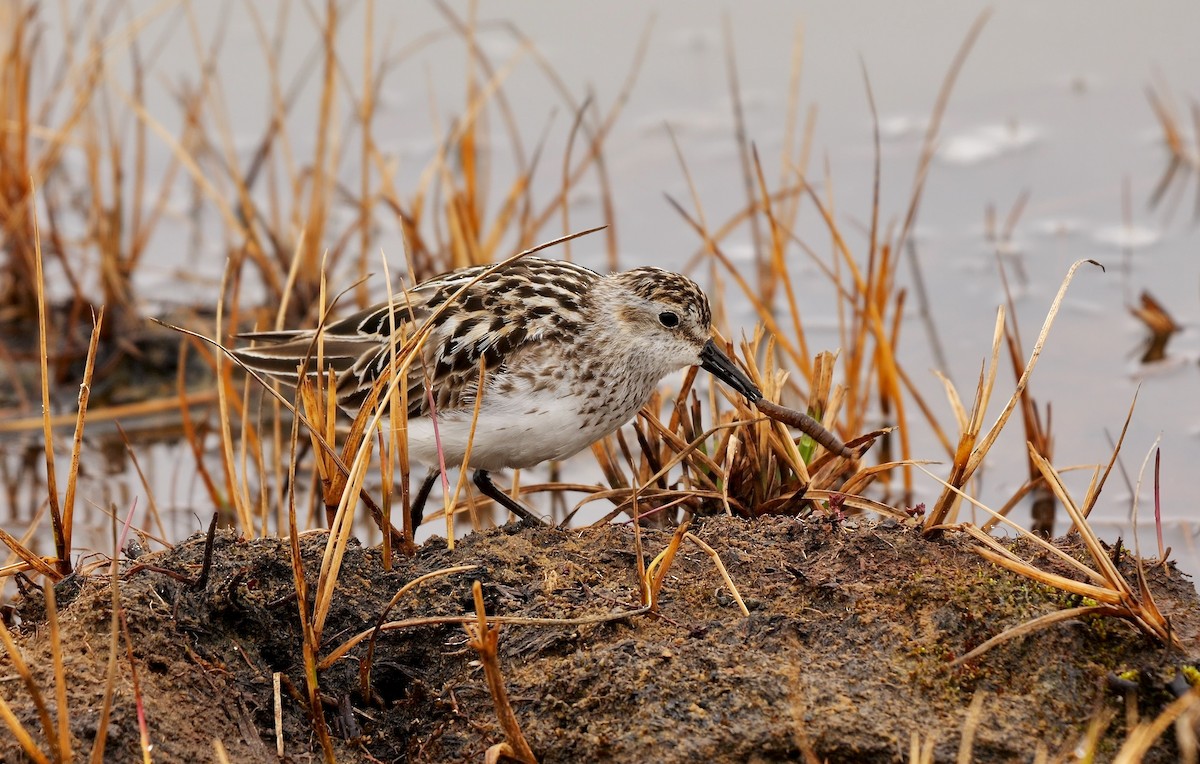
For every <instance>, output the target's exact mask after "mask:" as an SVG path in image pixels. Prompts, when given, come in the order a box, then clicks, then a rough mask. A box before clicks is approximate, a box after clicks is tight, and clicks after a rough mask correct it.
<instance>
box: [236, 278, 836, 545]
mask: <svg viewBox="0 0 1200 764" xmlns="http://www.w3.org/2000/svg"><path fill="white" fill-rule="evenodd" d="M474 279H478V280H476V281H475V282H474V283H470V282H471V281H472V280H474ZM469 283H470V285H469V286H467V287H466V289H465V291H463V292H462V293H461V294H460V295H458V297H457V298H456V301H455V303H454V304H453V305H451V306H449V307H448V309H446V310H443V311H442V312H441V313H440V314H438V313H437V311H438V310H439V309H440V308H442V307H443V305H445V304H446V303H447V301H448V300H450V299H451V298H452V297H453V296H454V295H455V293H456V292H458V291H459V290H460V289H461V288H462V287H463V286H465V285H468V284H469ZM431 316H434V318H433V323H432V326H431V332H430V334H429V336H428V338H427V339H426V341H425V343H424V345H423V346H422V354H423V358H422V361H423V362H420V361H419V362H414V363H413V364H412V366H411V367H410V371H409V375H408V379H407V380H406V382H407V385H408V448H409V454H410V456H411V457H412V458H413V459H415V460H416V461H419V462H421V463H423V464H426V465H429V466H436V465H437V464H438V463H439V460H438V448H439V446H440V448H441V452H442V454H443V456H444V458H445V464H446V466H447V467H452V466H460V465H462V462H463V458H464V456H465V455H466V451H467V441H468V439H469V438H470V437H471V430H472V419H473V418H474V415H475V408H476V395H477V394H478V390H477V388H478V383H479V373H480V359H483V363H484V370H485V375H484V379H485V380H486V381H485V384H484V390H483V400H482V402H481V403H480V404H479V407H478V408H479V412H478V420H477V421H476V422H475V425H474V438H473V441H472V444H471V453H470V459H469V466H470V467H471V468H473V469H474V470H475V474H474V480H475V485H476V486H478V487H479V490H480V491H482V492H483V493H484V495H486V496H488V497H490V498H492V499H494V500H496V501H497V502H498V503H500V504H501V505H502V506H503V507H504V508H505V509H508V510H509V511H511V512H513V513H515V514H517V515H518V516H520V517H522V518H523V519H526V520H529V521H534V522H537V521H538V520H537V518H536V517H535V516H534V515H533V514H532V513H530V511H529V510H528V509H527V508H526V507H524V506H523V505H521V504H520V503H519V502H516V501H514V500H513V499H512V498H510V497H509V496H508V495H506V494H505V493H503V492H502V491H500V490H499V489H498V488H497V487H496V486H495V485H494V484H493V483H492V481H491V478H490V477H489V474H488V473H489V472H491V471H493V470H498V469H505V468H509V469H517V468H526V467H532V466H534V465H536V464H539V463H541V462H544V461H547V460H550V459H564V458H566V457H568V456H571V455H573V454H575V453H577V452H579V451H581V450H583V449H584V448H587V447H588V446H590V445H591V444H592V443H594V442H596V441H597V440H599V439H601V438H603V437H604V436H605V435H608V434H609V433H611V432H613V431H614V430H616V429H617V428H619V427H620V426H621V425H623V424H625V423H626V422H628V421H629V420H630V419H632V418H633V416H634V415H635V414H636V413H637V411H638V410H639V409H640V408H641V407H642V406H644V405H645V404H646V401H647V400H649V398H650V395H651V393H653V391H654V388H655V387H656V386H657V385H658V383H659V381H660V380H661V379H662V378H663V377H665V376H666V375H667V374H670V373H671V372H674V371H678V370H679V369H682V368H684V367H685V366H696V365H699V366H701V367H703V368H705V369H707V370H708V371H710V372H712V373H713V374H714V375H715V376H716V377H717V378H718V379H720V380H721V381H722V382H724V383H726V384H727V385H729V386H730V387H732V388H733V389H734V390H736V391H737V392H739V393H741V394H742V395H744V396H746V398H747V399H749V400H750V401H751V402H758V401H759V400H760V399H761V398H762V393H761V392H760V391H759V389H758V388H757V387H756V386H755V385H754V383H753V382H751V381H750V379H749V378H748V377H747V376H746V375H745V374H743V373H742V371H741V370H740V369H738V367H737V366H735V365H734V363H733V362H732V361H731V360H730V359H729V357H728V356H726V355H725V353H723V352H722V351H721V350H720V349H719V348H718V347H717V346H716V345H715V344H714V343H713V341H712V338H711V328H710V321H711V313H710V311H709V306H708V299H707V298H706V297H705V296H704V293H703V292H702V291H701V290H700V287H699V286H697V285H696V283H695V282H694V281H692V280H691V279H689V278H687V277H685V276H681V275H679V274H677V273H671V272H670V271H665V270H663V269H661V268H651V267H644V268H635V269H633V270H630V271H625V272H623V273H614V274H611V275H608V276H601V275H600V274H598V273H596V272H595V271H592V270H589V269H587V268H584V267H582V266H579V265H575V264H573V263H568V262H562V261H558V260H544V259H541V258H536V257H525V258H522V259H520V260H516V261H513V262H510V263H508V264H502V265H501V266H499V267H496V266H474V267H470V268H461V269H459V270H456V271H453V272H451V273H447V274H445V275H443V276H438V277H436V278H433V279H430V280H428V281H425V282H423V283H421V284H418V285H417V286H415V287H413V288H412V289H410V290H408V291H407V292H406V293H405V294H402V295H399V296H397V297H396V299H394V300H392V301H391V302H390V303H383V304H381V305H376V306H374V307H371V308H368V309H366V310H364V311H361V312H359V313H356V314H354V315H352V316H348V317H346V318H343V319H341V320H339V321H336V322H334V323H331V324H329V325H327V326H326V327H324V329H323V330H321V338H320V339H321V343H322V351H321V352H322V354H323V363H324V365H325V367H326V368H328V369H332V370H333V371H334V373H335V374H336V378H337V397H338V405H339V406H340V407H341V408H342V409H344V410H346V411H348V412H349V413H351V414H354V413H356V412H357V411H358V409H359V408H360V407H361V406H362V404H363V402H364V400H365V399H366V397H367V396H368V394H369V393H370V391H371V389H372V387H373V385H374V384H375V382H376V380H378V379H379V378H380V377H381V376H383V375H385V374H386V373H387V371H388V368H389V365H390V363H391V360H392V357H393V351H392V341H393V331H395V332H396V333H397V334H400V333H402V332H404V333H406V336H410V335H411V334H412V332H413V331H415V329H416V328H418V327H420V326H421V325H422V324H423V323H424V322H425V321H426V320H427V319H429V318H430V317H431ZM243 336H244V337H246V338H249V339H253V340H256V341H258V342H260V343H265V344H259V345H256V346H254V347H250V348H243V349H239V350H236V351H234V354H235V355H236V356H237V358H239V359H240V360H241V361H242V362H243V363H244V364H246V366H248V367H250V368H251V369H254V370H255V371H259V372H262V373H265V374H267V375H269V376H271V377H275V378H277V379H280V380H282V381H284V382H288V383H290V384H293V385H295V384H296V382H297V380H298V373H299V367H300V365H301V363H302V362H303V361H304V360H305V359H306V358H313V359H315V357H316V350H315V344H316V340H317V330H312V329H309V330H299V331H284V332H258V333H253V334H247V335H243ZM313 365H315V364H314V363H310V364H309V366H313ZM313 373H315V369H314V370H313ZM431 398H432V405H431ZM434 412H436V416H437V427H436V436H435V426H434V421H433V414H434ZM833 442H834V443H836V442H837V441H836V439H834V440H833ZM839 445H840V444H839ZM842 448H844V446H842ZM436 474H437V473H436V472H431V473H430V477H429V478H427V479H426V482H425V484H424V485H423V486H422V489H421V490H420V491H419V492H418V497H417V500H415V501H414V507H417V506H419V504H418V502H420V503H423V502H424V499H425V496H426V495H427V493H428V490H429V488H430V487H431V486H432V483H433V478H434V477H436ZM418 511H419V510H418Z"/></svg>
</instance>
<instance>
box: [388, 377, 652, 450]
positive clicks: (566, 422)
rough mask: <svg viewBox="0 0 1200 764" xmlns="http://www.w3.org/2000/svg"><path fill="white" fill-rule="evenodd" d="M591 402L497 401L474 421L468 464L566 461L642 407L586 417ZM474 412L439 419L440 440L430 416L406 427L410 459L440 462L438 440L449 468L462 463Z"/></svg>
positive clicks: (554, 398) (556, 398) (564, 398)
mask: <svg viewBox="0 0 1200 764" xmlns="http://www.w3.org/2000/svg"><path fill="white" fill-rule="evenodd" d="M587 402H588V401H587V400H586V399H584V398H581V397H579V396H577V395H561V394H553V393H552V391H550V390H545V391H541V392H539V393H535V394H533V395H520V396H511V397H506V398H503V399H496V400H494V401H493V402H491V403H490V404H489V402H488V400H487V398H486V397H485V398H484V405H483V406H482V410H481V411H480V412H479V419H478V421H477V422H476V423H475V434H474V440H473V442H472V445H471V458H470V460H469V462H468V466H469V467H471V468H473V469H483V470H499V469H524V468H527V467H532V466H534V465H535V464H540V463H541V462H544V461H547V460H550V459H565V458H567V457H568V456H572V455H574V454H576V453H578V452H580V451H582V450H583V449H585V448H587V447H588V446H590V445H591V444H592V443H595V442H596V441H597V440H599V439H600V438H602V437H604V436H605V435H607V434H608V433H610V432H612V431H613V430H615V429H616V428H618V427H620V426H621V425H622V424H624V423H625V422H627V421H629V419H631V418H632V417H633V415H634V414H635V413H637V409H638V408H639V407H640V404H639V405H635V406H632V407H631V408H630V409H629V410H627V411H623V410H611V409H609V410H604V411H603V412H601V414H602V416H600V417H596V416H592V417H585V416H584V415H583V414H582V412H583V411H584V410H585V409H586V404H587ZM471 417H472V412H471V411H452V412H448V413H446V414H443V415H442V416H440V417H439V418H438V426H437V436H436V438H435V435H434V426H433V421H432V420H431V419H430V418H429V417H422V418H420V419H414V420H411V421H409V423H408V448H409V453H410V455H411V458H412V459H413V460H414V461H419V462H421V463H423V464H427V465H430V466H436V465H437V464H438V456H437V450H438V441H439V440H440V443H441V449H442V453H443V455H444V456H445V460H446V465H447V466H458V465H461V464H462V462H463V458H464V455H465V454H466V450H467V441H468V439H469V438H471Z"/></svg>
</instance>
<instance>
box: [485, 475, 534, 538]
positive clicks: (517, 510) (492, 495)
mask: <svg viewBox="0 0 1200 764" xmlns="http://www.w3.org/2000/svg"><path fill="white" fill-rule="evenodd" d="M475 487H476V488H478V489H479V490H480V492H481V493H482V494H483V495H484V496H486V497H488V498H489V499H492V500H493V501H495V502H496V503H497V504H499V505H500V506H502V507H504V508H505V509H507V510H508V511H509V512H512V513H513V514H514V515H516V516H517V517H519V518H521V519H522V520H524V521H525V522H527V523H530V524H531V525H545V523H544V522H542V519H541V518H540V517H538V516H537V515H535V514H533V513H532V512H530V511H529V507H526V506H525V505H524V504H521V503H520V502H518V501H513V500H512V499H511V498H509V496H508V494H506V493H504V492H503V491H501V490H500V489H499V488H497V487H496V484H495V483H493V482H492V478H491V476H490V475H488V473H487V470H475Z"/></svg>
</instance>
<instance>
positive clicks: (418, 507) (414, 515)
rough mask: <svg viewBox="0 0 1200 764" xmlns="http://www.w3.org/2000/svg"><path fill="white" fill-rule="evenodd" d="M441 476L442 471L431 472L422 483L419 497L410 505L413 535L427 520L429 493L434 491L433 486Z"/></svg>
mask: <svg viewBox="0 0 1200 764" xmlns="http://www.w3.org/2000/svg"><path fill="white" fill-rule="evenodd" d="M440 474H442V473H441V471H440V470H436V469H434V470H430V471H429V474H428V475H426V476H425V479H424V480H423V481H421V487H420V488H418V489H417V495H416V496H414V497H413V500H412V504H411V505H409V508H408V521H409V522H410V523H411V524H412V529H413V533H416V532H417V526H419V525H420V524H421V521H422V520H424V519H425V502H426V500H427V499H429V492H430V491H432V490H433V484H434V483H436V482H437V479H438V475H440Z"/></svg>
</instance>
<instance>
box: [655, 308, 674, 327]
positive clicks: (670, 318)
mask: <svg viewBox="0 0 1200 764" xmlns="http://www.w3.org/2000/svg"><path fill="white" fill-rule="evenodd" d="M658 321H659V323H661V324H662V325H663V326H665V327H667V328H668V329H674V328H675V327H677V326H679V316H677V315H675V314H674V313H672V312H671V311H669V310H664V311H663V312H662V313H659V314H658Z"/></svg>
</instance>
